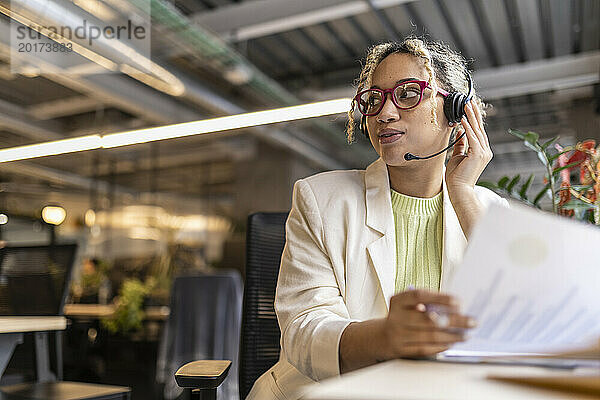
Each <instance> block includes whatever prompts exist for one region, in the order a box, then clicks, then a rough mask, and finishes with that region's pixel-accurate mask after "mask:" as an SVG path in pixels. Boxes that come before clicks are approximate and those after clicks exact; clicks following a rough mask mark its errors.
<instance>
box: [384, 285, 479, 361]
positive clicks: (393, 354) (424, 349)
mask: <svg viewBox="0 0 600 400" xmlns="http://www.w3.org/2000/svg"><path fill="white" fill-rule="evenodd" d="M430 306H434V307H436V308H442V309H444V310H445V311H446V312H447V313H448V317H449V318H448V319H447V321H446V322H447V323H446V324H443V325H446V326H438V324H436V322H435V321H434V319H433V318H432V317H431V316H430V315H429V314H428V309H427V307H430ZM475 325H476V324H475V321H474V320H473V319H472V318H470V317H468V316H466V315H462V314H460V310H459V306H458V302H457V301H456V299H455V298H453V297H452V296H450V295H447V294H443V293H439V292H434V291H429V290H408V291H405V292H401V293H398V294H396V295H395V296H393V297H392V298H391V300H390V311H389V313H388V316H387V318H386V319H385V322H384V324H383V336H384V341H385V349H386V351H385V354H384V357H385V359H394V358H400V357H426V356H432V355H434V354H436V353H439V352H442V351H445V350H447V349H448V348H449V347H450V346H451V345H452V344H454V343H456V342H462V341H464V340H465V335H464V332H465V331H466V330H467V329H470V328H473V327H474V326H475Z"/></svg>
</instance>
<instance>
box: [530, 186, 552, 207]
mask: <svg viewBox="0 0 600 400" xmlns="http://www.w3.org/2000/svg"><path fill="white" fill-rule="evenodd" d="M549 189H550V183H547V184H546V186H544V188H543V189H542V190H540V192H539V193H538V194H537V195H536V196H535V198H534V199H533V204H534V205H536V206H537V204H538V203H539V202H540V200H541V199H542V197H544V195H545V194H546V193H547V192H548V190H549Z"/></svg>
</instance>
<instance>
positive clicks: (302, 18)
mask: <svg viewBox="0 0 600 400" xmlns="http://www.w3.org/2000/svg"><path fill="white" fill-rule="evenodd" d="M411 1H415V0H370V2H371V3H372V5H373V7H376V8H377V9H383V8H388V7H393V6H396V5H398V4H402V3H408V2H411ZM368 11H371V6H370V5H369V3H367V2H366V1H364V0H354V1H348V0H302V1H298V0H254V1H245V2H243V3H234V4H231V5H228V6H225V7H219V8H217V9H215V10H212V11H208V12H203V13H199V14H196V15H195V16H194V17H193V18H192V19H193V20H194V22H195V23H197V24H199V25H200V26H202V27H204V28H208V29H210V30H212V31H213V32H215V33H217V34H218V35H220V36H221V37H222V38H223V39H225V40H227V41H231V42H239V41H243V40H249V39H254V38H257V37H261V36H267V35H272V34H274V33H278V32H285V31H289V30H292V29H296V28H302V27H305V26H310V25H316V24H319V23H322V22H326V21H333V20H336V19H340V18H345V17H349V16H353V15H358V14H362V13H366V12H368Z"/></svg>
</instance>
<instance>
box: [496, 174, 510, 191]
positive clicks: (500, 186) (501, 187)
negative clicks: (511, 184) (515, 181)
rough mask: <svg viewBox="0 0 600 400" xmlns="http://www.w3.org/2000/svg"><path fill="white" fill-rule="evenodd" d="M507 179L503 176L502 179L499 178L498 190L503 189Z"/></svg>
mask: <svg viewBox="0 0 600 400" xmlns="http://www.w3.org/2000/svg"><path fill="white" fill-rule="evenodd" d="M509 179H510V178H509V177H508V176H503V177H502V178H500V180H499V181H498V187H499V188H500V189H505V188H506V184H507V183H508V181H509Z"/></svg>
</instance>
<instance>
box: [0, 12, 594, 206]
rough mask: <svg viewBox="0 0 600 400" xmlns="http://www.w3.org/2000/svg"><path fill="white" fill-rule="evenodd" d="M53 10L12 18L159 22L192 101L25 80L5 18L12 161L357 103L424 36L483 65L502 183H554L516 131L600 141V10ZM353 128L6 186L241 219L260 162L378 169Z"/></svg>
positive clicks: (4, 173)
mask: <svg viewBox="0 0 600 400" xmlns="http://www.w3.org/2000/svg"><path fill="white" fill-rule="evenodd" d="M43 1H45V0H12V4H13V6H14V5H15V4H18V5H21V6H23V8H24V10H25V11H26V12H27V13H28V15H30V16H31V19H32V20H35V21H36V22H37V23H40V24H41V23H46V24H48V23H50V22H51V23H53V24H60V23H64V21H60V19H61V17H62V16H65V15H75V16H79V17H80V18H87V19H90V20H94V19H96V20H97V19H98V18H101V17H102V15H100V14H99V13H96V15H91V14H89V13H88V11H86V8H87V9H89V7H86V5H88V6H89V4H90V3H92V4H93V3H95V4H96V5H97V3H101V4H102V5H103V6H105V7H106V8H107V9H108V10H109V11H110V12H111V13H112V14H111V15H112V17H111V18H114V19H115V21H123V20H124V19H126V18H131V17H132V15H137V16H138V17H144V16H145V17H146V18H150V16H149V15H147V12H144V11H143V10H142V9H143V7H142V6H143V5H144V4H145V5H148V4H151V7H152V13H151V23H152V42H151V49H150V50H151V58H152V61H153V62H154V63H156V65H158V66H160V67H162V68H164V70H166V71H168V72H169V73H170V74H172V75H173V76H174V77H175V78H176V79H177V81H178V82H180V83H181V84H182V85H183V87H184V88H185V91H184V93H183V94H179V95H174V94H172V93H165V92H164V91H161V90H157V88H156V87H154V86H153V85H149V84H148V83H147V82H144V81H143V80H140V79H134V77H132V76H128V75H125V74H119V73H99V72H102V71H101V69H99V67H98V66H97V65H96V64H94V63H93V62H91V61H89V60H88V59H85V58H83V57H77V56H74V57H73V58H72V59H71V60H70V63H69V64H68V65H60V63H57V64H52V63H51V62H48V63H45V64H43V65H37V66H36V65H35V62H33V61H31V60H28V61H27V62H28V63H29V64H30V65H31V66H32V67H34V68H32V69H31V70H27V71H21V73H17V74H13V73H11V69H10V67H11V65H10V64H9V63H10V48H9V43H8V38H9V37H10V35H9V28H10V20H9V18H8V17H6V16H5V15H0V38H2V39H0V60H1V63H0V147H11V146H17V145H22V144H28V143H37V142H40V141H46V140H54V139H58V138H64V137H71V136H80V135H85V134H89V133H108V132H116V131H122V130H128V129H135V128H141V127H147V126H156V125H164V124H170V123H176V122H183V121H190V120H196V119H203V118H207V117H211V116H220V115H228V114H236V113H240V112H245V111H255V110H262V109H267V108H273V107H281V106H285V105H293V104H300V103H304V102H309V101H315V100H323V99H333V98H338V97H345V96H348V97H349V96H351V95H352V93H353V91H352V82H353V80H354V79H355V78H356V76H357V75H358V73H359V70H360V62H361V59H362V58H363V57H364V54H365V51H366V49H367V48H368V47H369V46H370V45H372V44H374V43H378V42H381V41H387V40H394V39H398V38H402V37H404V36H406V35H411V34H414V35H427V36H429V37H432V38H434V39H443V40H444V41H446V42H448V43H449V44H450V45H451V46H453V47H454V48H455V49H457V50H460V51H461V52H462V53H463V54H464V55H465V56H466V57H467V58H468V59H471V60H472V63H471V69H473V70H474V79H475V82H476V88H477V89H478V90H479V91H480V92H481V94H482V95H483V96H484V99H485V100H486V101H487V102H489V103H490V104H491V105H492V106H493V108H492V109H491V111H490V113H489V118H488V134H489V136H490V139H491V143H492V148H493V150H494V152H495V154H496V157H495V159H494V161H493V162H492V164H491V165H490V167H488V169H487V170H486V175H485V176H486V178H488V179H495V178H497V177H499V176H501V175H502V174H505V173H513V172H523V173H527V172H529V171H531V172H535V171H538V172H539V171H541V169H540V167H539V166H538V165H537V164H536V160H535V156H534V155H533V154H530V153H528V152H527V150H526V149H524V147H523V146H521V145H520V144H518V143H515V140H514V138H512V137H511V136H510V135H508V134H507V133H506V132H507V129H508V128H518V129H523V130H536V131H538V132H540V133H541V135H542V136H545V137H549V136H553V135H556V134H560V135H561V137H563V139H564V140H565V141H574V140H576V139H578V138H586V137H596V138H597V139H600V120H599V117H598V108H599V107H600V106H599V105H598V102H599V100H598V97H599V89H598V85H599V81H600V78H599V74H600V32H599V29H600V26H599V25H600V24H598V21H600V1H597V0H414V1H407V0H356V1H347V0H345V1H342V0H303V1H297V0H244V1H241V0H240V1H229V0H175V1H168V0H78V1H77V2H75V3H72V2H70V1H65V2H62V1H54V2H53V3H55V4H56V5H58V6H60V7H63V9H64V13H63V14H61V13H58V14H55V15H50V13H49V12H48V11H47V10H46V9H44V8H40V7H39V4H42V2H43ZM7 3H8V1H7V0H0V4H1V5H3V6H5V7H8V4H7ZM140 7H141V8H140ZM144 14H145V15H144ZM104 17H105V18H107V17H106V16H104ZM111 54H112V53H111V49H106V50H105V53H103V55H105V56H107V57H109V56H110V55H111ZM24 57H25V56H24ZM344 125H345V116H343V115H341V116H334V117H321V118H317V119H313V120H309V121H301V122H294V123H285V124H278V125H274V126H267V127H258V128H252V129H246V130H238V131H232V132H223V133H218V134H212V135H202V136H192V137H187V138H182V139H174V140H168V141H163V142H159V143H154V144H145V145H136V146H128V147H125V148H121V149H113V150H102V151H91V152H83V153H77V154H70V155H63V156H56V157H46V158H42V159H35V160H31V161H27V162H14V163H5V164H0V174H1V176H0V178H1V181H2V182H3V183H4V184H5V185H4V186H5V188H8V189H6V190H5V191H6V192H7V193H9V192H10V193H15V194H16V193H21V194H22V195H24V194H23V193H25V192H26V190H25V189H27V190H29V192H31V193H32V194H31V196H35V195H36V194H35V193H37V194H38V195H39V193H40V192H41V193H43V192H44V188H50V189H51V190H52V191H56V192H64V193H70V194H71V195H72V196H74V195H75V194H78V195H80V196H82V198H85V199H88V198H89V196H90V192H92V193H95V192H101V193H109V192H110V191H112V193H125V194H129V195H130V196H134V197H135V196H136V193H138V194H139V193H141V192H144V193H147V192H151V193H154V194H164V195H169V196H176V197H177V198H181V199H187V200H189V201H190V202H197V201H204V200H207V199H212V200H211V202H210V204H212V205H215V204H217V205H218V204H221V206H222V207H221V208H220V210H221V211H222V212H225V213H226V212H227V210H229V211H231V209H232V207H235V201H234V200H233V199H234V198H235V192H236V190H237V188H238V186H237V184H236V182H237V181H238V180H239V174H240V168H244V167H243V165H248V163H251V162H253V161H254V160H256V159H257V158H258V157H262V158H265V157H266V158H268V157H270V155H271V154H275V153H278V152H281V151H285V152H286V153H285V154H290V155H293V157H296V158H297V159H298V160H300V162H302V163H304V164H306V165H307V166H308V167H310V168H309V169H306V171H310V170H312V171H320V170H325V169H332V168H364V167H365V166H366V164H367V163H368V162H370V161H371V160H373V159H374V158H375V154H374V152H373V151H372V150H371V149H370V147H369V144H368V143H367V142H366V140H364V139H362V138H359V140H358V142H357V143H355V144H353V145H351V146H348V145H347V144H346V142H345V134H344ZM240 166H242V167H240ZM15 183H18V184H17V185H15ZM11 184H12V186H11ZM19 184H20V185H21V186H19ZM26 185H29V186H26ZM286 190H287V189H286ZM86 201H87V200H86ZM223 210H225V211H223Z"/></svg>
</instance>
